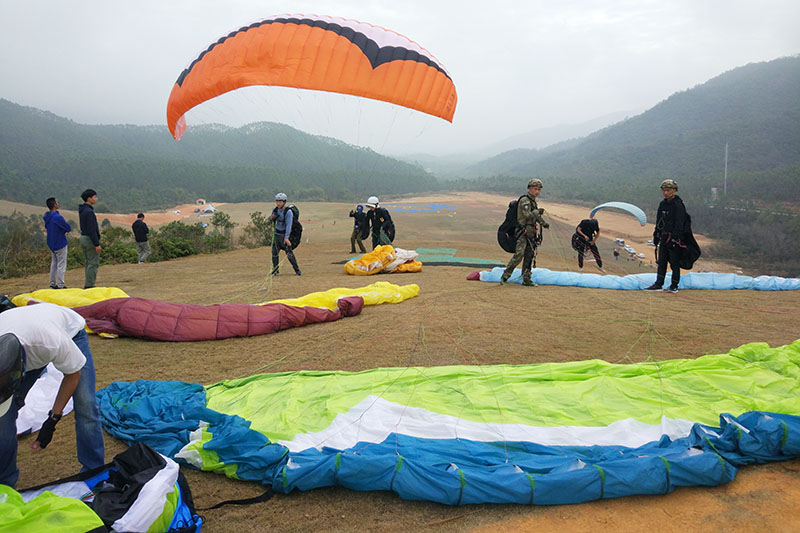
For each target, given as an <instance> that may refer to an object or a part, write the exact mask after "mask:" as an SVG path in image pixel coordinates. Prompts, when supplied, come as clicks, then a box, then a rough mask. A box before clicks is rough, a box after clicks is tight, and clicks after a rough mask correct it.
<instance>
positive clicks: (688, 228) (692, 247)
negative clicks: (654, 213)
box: [656, 213, 702, 270]
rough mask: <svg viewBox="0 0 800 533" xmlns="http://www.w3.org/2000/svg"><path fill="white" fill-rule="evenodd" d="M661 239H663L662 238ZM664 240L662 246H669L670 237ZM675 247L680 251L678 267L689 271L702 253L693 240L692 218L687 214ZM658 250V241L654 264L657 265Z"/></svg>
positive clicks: (659, 244) (659, 245) (659, 247)
mask: <svg viewBox="0 0 800 533" xmlns="http://www.w3.org/2000/svg"><path fill="white" fill-rule="evenodd" d="M656 224H658V222H656ZM661 238H663V236H662V237H661ZM666 239H667V240H666V241H665V242H664V244H665V245H669V244H670V237H666ZM676 245H677V246H678V247H679V248H680V250H681V257H680V267H681V268H682V269H683V270H691V269H692V267H693V266H694V262H695V261H697V260H698V259H699V258H700V255H701V254H702V252H701V251H700V245H699V244H697V241H696V240H695V238H694V233H692V217H691V215H689V213H686V222H685V224H684V226H683V236H682V237H681V238H680V239H678V240H677V241H676ZM660 249H661V242H660V239H659V243H658V244H656V263H658V259H659V250H660Z"/></svg>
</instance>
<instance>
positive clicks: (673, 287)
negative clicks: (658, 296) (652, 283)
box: [664, 285, 678, 294]
mask: <svg viewBox="0 0 800 533" xmlns="http://www.w3.org/2000/svg"><path fill="white" fill-rule="evenodd" d="M664 292H671V293H673V294H674V293H676V292H678V287H675V286H674V285H670V286H669V288H668V289H664Z"/></svg>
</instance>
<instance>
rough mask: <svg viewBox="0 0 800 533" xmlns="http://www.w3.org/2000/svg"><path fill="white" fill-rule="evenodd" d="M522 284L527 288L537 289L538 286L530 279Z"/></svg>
mask: <svg viewBox="0 0 800 533" xmlns="http://www.w3.org/2000/svg"><path fill="white" fill-rule="evenodd" d="M522 284H523V285H525V286H526V287H535V286H536V284H535V283H534V282H532V281H531V280H529V279H526V280H524V281H523V282H522Z"/></svg>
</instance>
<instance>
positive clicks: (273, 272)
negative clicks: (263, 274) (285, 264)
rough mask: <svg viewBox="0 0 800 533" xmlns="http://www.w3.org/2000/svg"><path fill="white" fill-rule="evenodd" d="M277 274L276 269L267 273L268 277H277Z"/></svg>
mask: <svg viewBox="0 0 800 533" xmlns="http://www.w3.org/2000/svg"><path fill="white" fill-rule="evenodd" d="M278 273H279V270H278V269H277V268H273V269H272V271H271V272H270V273H269V275H270V276H277V275H278Z"/></svg>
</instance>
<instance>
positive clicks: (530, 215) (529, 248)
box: [501, 178, 550, 287]
mask: <svg viewBox="0 0 800 533" xmlns="http://www.w3.org/2000/svg"><path fill="white" fill-rule="evenodd" d="M541 192H542V180H540V179H537V178H534V179H532V180H530V181H529V182H528V194H526V195H525V196H523V197H522V198H520V199H519V202H518V203H517V223H518V224H519V228H518V229H517V248H516V251H515V252H514V255H513V256H512V257H511V260H510V261H509V262H508V266H506V270H505V272H503V276H502V278H501V283H505V282H506V281H508V278H510V277H511V274H513V273H514V269H515V268H516V266H517V265H518V264H519V263H520V261H522V284H523V285H526V286H529V287H532V286H534V285H535V283H533V282H532V281H531V264H532V263H533V253H534V250H535V248H536V242H535V239H536V224H537V223H538V224H541V225H542V227H543V228H549V227H550V224H548V223H547V222H545V220H544V218H542V213H544V209H539V206H537V205H536V197H537V196H539V194H540V193H541Z"/></svg>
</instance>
